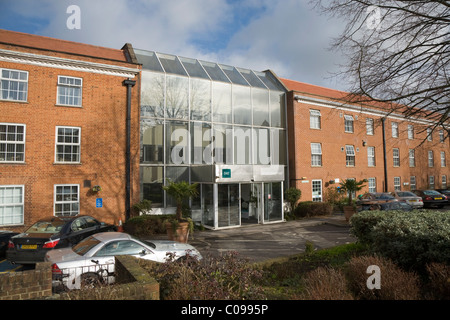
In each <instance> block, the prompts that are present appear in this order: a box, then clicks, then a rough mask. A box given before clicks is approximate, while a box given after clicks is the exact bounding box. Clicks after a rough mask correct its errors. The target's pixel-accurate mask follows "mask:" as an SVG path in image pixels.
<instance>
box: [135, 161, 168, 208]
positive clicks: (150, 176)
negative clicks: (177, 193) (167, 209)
mask: <svg viewBox="0 0 450 320" xmlns="http://www.w3.org/2000/svg"><path fill="white" fill-rule="evenodd" d="M163 181H164V176H163V167H141V168H140V183H141V188H140V189H141V200H143V199H146V200H150V201H151V202H152V207H153V208H162V207H164V190H163V188H162V187H163Z"/></svg>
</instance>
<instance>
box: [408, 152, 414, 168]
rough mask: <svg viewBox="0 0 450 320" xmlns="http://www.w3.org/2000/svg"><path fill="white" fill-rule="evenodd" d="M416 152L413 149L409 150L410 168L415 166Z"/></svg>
mask: <svg viewBox="0 0 450 320" xmlns="http://www.w3.org/2000/svg"><path fill="white" fill-rule="evenodd" d="M415 154H416V152H415V151H414V149H409V166H410V167H411V168H413V167H415V166H416V155H415Z"/></svg>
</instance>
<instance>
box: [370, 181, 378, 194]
mask: <svg viewBox="0 0 450 320" xmlns="http://www.w3.org/2000/svg"><path fill="white" fill-rule="evenodd" d="M369 192H377V180H376V178H369Z"/></svg>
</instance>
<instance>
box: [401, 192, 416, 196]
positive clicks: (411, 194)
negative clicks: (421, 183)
mask: <svg viewBox="0 0 450 320" xmlns="http://www.w3.org/2000/svg"><path fill="white" fill-rule="evenodd" d="M397 194H398V196H399V197H417V196H416V195H415V194H414V193H412V192H408V191H405V192H397Z"/></svg>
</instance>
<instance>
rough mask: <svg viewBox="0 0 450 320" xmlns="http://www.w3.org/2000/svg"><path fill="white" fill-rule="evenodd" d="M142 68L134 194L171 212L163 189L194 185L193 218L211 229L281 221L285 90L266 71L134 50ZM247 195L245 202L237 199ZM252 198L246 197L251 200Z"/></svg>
mask: <svg viewBox="0 0 450 320" xmlns="http://www.w3.org/2000/svg"><path fill="white" fill-rule="evenodd" d="M135 53H136V56H137V58H138V61H139V62H140V63H142V65H143V71H142V79H141V106H140V107H141V110H140V135H141V137H140V150H141V154H140V157H141V158H140V184H141V188H140V194H141V199H149V200H151V201H152V203H153V208H154V209H153V211H152V213H156V214H158V213H172V212H175V203H174V201H173V199H171V198H170V197H169V196H168V195H166V194H165V192H164V190H163V188H162V187H163V186H164V185H165V184H167V181H168V180H169V179H170V180H172V181H181V180H185V181H189V182H191V183H199V196H198V197H197V198H196V199H191V203H190V205H191V209H192V217H193V219H194V220H195V221H198V222H201V223H202V224H203V225H205V226H207V227H211V228H223V227H232V226H239V225H241V223H243V222H245V221H247V220H246V219H245V217H248V216H249V212H250V211H251V215H250V216H251V217H252V218H253V220H252V221H256V222H259V223H264V222H274V221H282V220H283V218H284V217H283V212H282V207H283V206H282V201H283V192H282V190H283V188H284V180H285V170H286V167H287V163H286V161H287V155H286V150H287V149H286V119H285V116H286V104H285V89H284V87H283V86H282V85H281V84H280V83H279V82H278V80H277V79H276V77H274V75H273V74H272V73H270V72H268V71H267V72H256V71H253V70H248V69H242V68H237V67H233V66H227V65H222V64H217V63H213V62H207V61H201V60H196V59H190V58H184V57H178V56H174V55H168V54H160V53H156V52H152V51H144V50H135ZM244 198H246V201H244ZM250 200H251V201H250Z"/></svg>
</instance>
